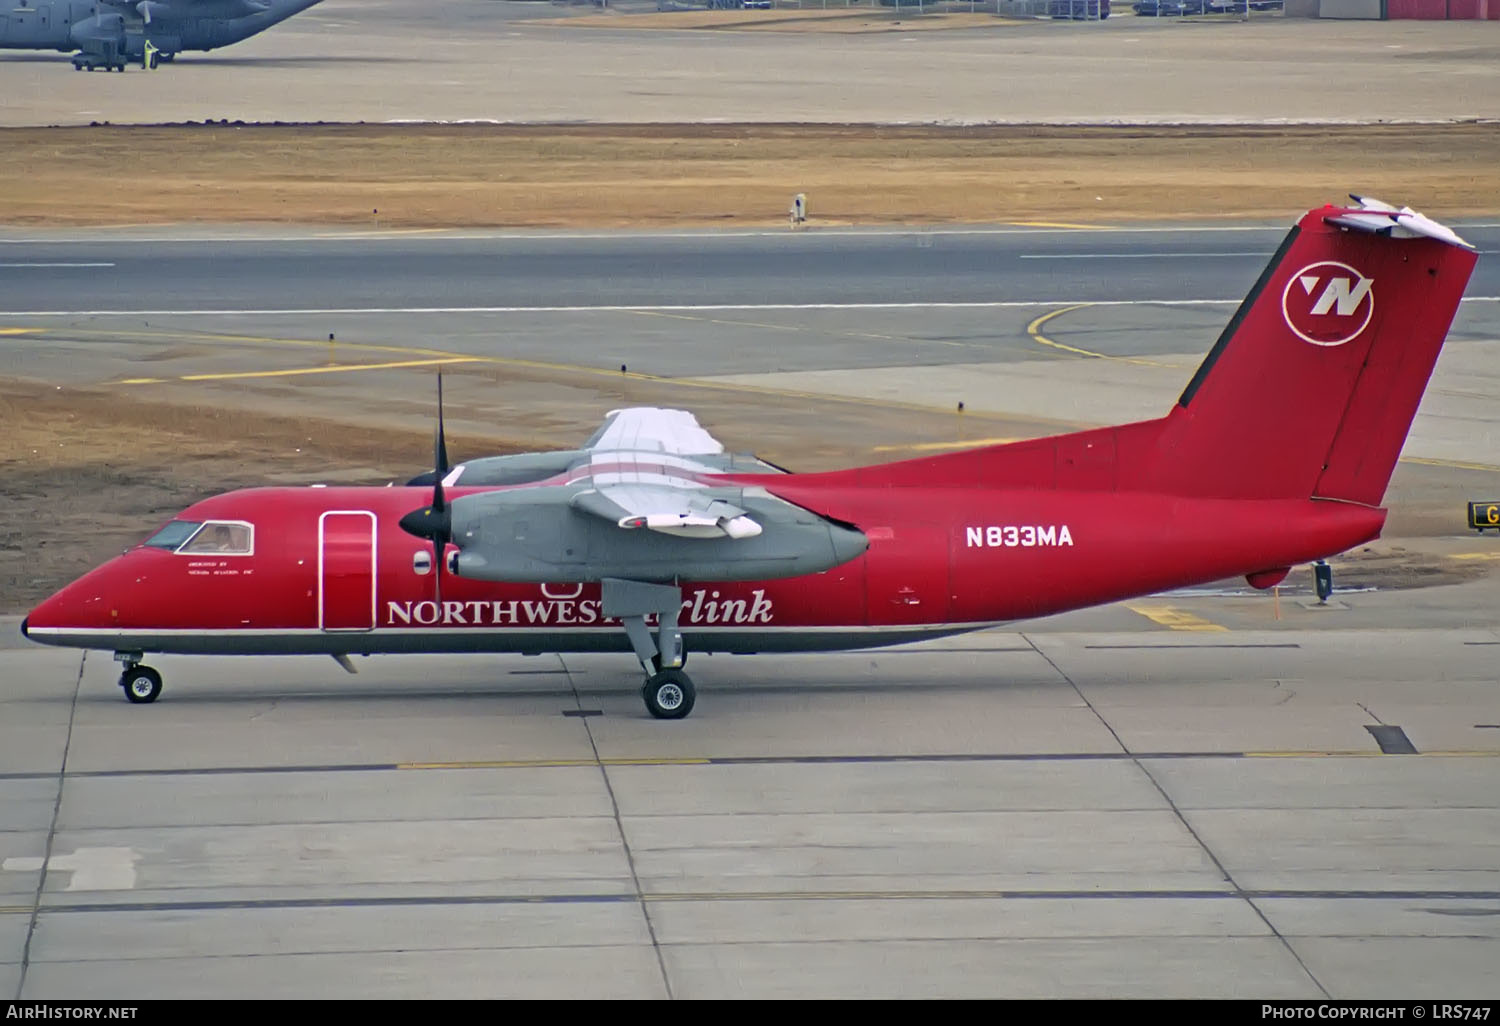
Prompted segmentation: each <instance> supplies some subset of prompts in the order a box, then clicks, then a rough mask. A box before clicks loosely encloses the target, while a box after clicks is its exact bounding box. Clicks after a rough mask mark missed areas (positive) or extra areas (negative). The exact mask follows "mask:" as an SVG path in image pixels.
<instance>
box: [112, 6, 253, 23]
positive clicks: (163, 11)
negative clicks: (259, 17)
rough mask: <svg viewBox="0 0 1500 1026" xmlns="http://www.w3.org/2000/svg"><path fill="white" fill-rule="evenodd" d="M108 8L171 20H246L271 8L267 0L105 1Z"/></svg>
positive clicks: (144, 18)
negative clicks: (172, 18)
mask: <svg viewBox="0 0 1500 1026" xmlns="http://www.w3.org/2000/svg"><path fill="white" fill-rule="evenodd" d="M104 3H105V4H106V5H108V6H110V7H114V8H118V9H119V10H122V11H126V12H133V13H135V14H137V15H139V16H140V17H141V18H142V19H143V20H144V21H145V22H146V23H147V24H148V25H149V24H150V23H151V19H152V17H153V16H156V17H162V16H169V17H174V18H248V17H249V16H250V15H252V14H262V13H264V12H266V11H268V10H270V9H271V5H270V4H269V3H267V2H266V0H104Z"/></svg>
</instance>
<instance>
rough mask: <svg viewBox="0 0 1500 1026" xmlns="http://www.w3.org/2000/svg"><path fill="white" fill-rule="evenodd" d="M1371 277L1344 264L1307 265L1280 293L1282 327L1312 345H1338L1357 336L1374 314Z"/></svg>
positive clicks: (1288, 281)
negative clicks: (1283, 320) (1283, 318)
mask: <svg viewBox="0 0 1500 1026" xmlns="http://www.w3.org/2000/svg"><path fill="white" fill-rule="evenodd" d="M1374 285H1375V279H1374V278H1366V277H1365V276H1364V275H1363V274H1360V273H1359V272H1358V271H1356V270H1355V269H1354V268H1352V267H1350V266H1349V265H1348V264H1341V263H1338V262H1336V261H1333V260H1324V261H1322V262H1320V263H1316V264H1308V265H1307V266H1306V267H1304V268H1302V270H1300V271H1298V272H1297V273H1296V274H1294V275H1292V276H1291V278H1289V279H1288V280H1287V283H1286V288H1285V289H1284V290H1282V293H1281V313H1282V316H1283V317H1285V318H1286V326H1287V327H1288V328H1291V329H1292V334H1294V335H1296V336H1297V337H1298V338H1300V339H1301V340H1302V341H1304V342H1311V343H1312V344H1313V345H1315V346H1341V345H1343V344H1344V343H1345V342H1351V341H1353V340H1354V339H1356V338H1358V337H1359V334H1360V332H1362V331H1364V330H1365V328H1367V327H1369V326H1370V318H1371V317H1373V316H1374V315H1375V291H1374Z"/></svg>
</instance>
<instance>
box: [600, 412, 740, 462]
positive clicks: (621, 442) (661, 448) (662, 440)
mask: <svg viewBox="0 0 1500 1026" xmlns="http://www.w3.org/2000/svg"><path fill="white" fill-rule="evenodd" d="M583 447H584V448H585V449H590V450H593V451H596V452H599V451H609V450H616V449H624V450H630V451H636V452H659V453H664V454H666V455H671V456H718V455H721V454H722V453H723V452H724V446H722V445H720V444H719V442H718V441H716V440H715V439H714V437H713V435H710V434H709V433H708V432H707V431H705V430H703V428H701V427H700V426H699V425H698V419H697V418H696V417H694V416H693V415H692V414H691V413H688V412H687V411H686V410H663V409H658V408H656V407H654V406H634V407H631V408H629V409H624V410H611V411H610V414H609V416H608V417H607V418H605V421H604V424H603V425H602V426H601V427H600V428H599V430H598V431H595V432H594V435H593V437H592V438H590V439H589V440H588V441H587V442H585V443H584V444H583Z"/></svg>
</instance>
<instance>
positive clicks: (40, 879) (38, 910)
mask: <svg viewBox="0 0 1500 1026" xmlns="http://www.w3.org/2000/svg"><path fill="white" fill-rule="evenodd" d="M88 661H89V653H88V650H87V649H85V650H84V652H83V655H82V657H81V658H80V659H79V660H78V676H77V677H75V678H74V680H73V698H72V701H71V702H70V703H69V705H68V732H67V734H66V735H64V737H63V754H62V761H61V762H60V763H59V764H58V767H57V797H56V798H55V799H54V800H53V802H52V822H51V823H49V824H48V825H47V845H46V847H45V848H44V849H43V851H42V868H41V871H40V872H39V873H37V879H36V894H35V895H33V896H32V900H31V921H30V922H28V923H27V924H26V943H25V945H24V946H23V947H22V948H21V973H20V976H19V977H18V978H17V980H16V997H15V1000H17V1001H19V1000H21V995H22V993H24V992H25V990H26V971H27V970H28V969H29V968H31V941H32V938H33V937H35V936H36V924H37V920H38V919H39V918H40V917H41V914H42V891H43V890H45V889H46V886H47V867H48V866H49V865H50V864H51V862H52V843H53V840H54V839H55V838H56V837H57V817H58V815H59V814H60V813H61V812H62V799H63V787H64V786H65V785H66V783H67V779H68V751H69V749H70V748H72V746H73V723H74V721H75V720H77V718H78V692H79V691H80V690H81V689H82V687H83V670H84V667H85V666H87V665H88Z"/></svg>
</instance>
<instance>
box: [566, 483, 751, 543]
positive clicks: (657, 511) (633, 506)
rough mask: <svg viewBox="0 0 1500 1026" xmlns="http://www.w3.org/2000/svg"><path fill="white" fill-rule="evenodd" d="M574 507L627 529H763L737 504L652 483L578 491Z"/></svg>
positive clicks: (737, 533) (686, 533)
mask: <svg viewBox="0 0 1500 1026" xmlns="http://www.w3.org/2000/svg"><path fill="white" fill-rule="evenodd" d="M569 504H570V505H571V506H572V507H573V508H574V509H576V510H579V511H580V512H583V513H588V514H589V515H591V516H596V517H599V518H600V519H603V520H608V521H610V522H612V523H614V524H615V525H616V526H617V527H620V528H623V529H625V530H637V529H639V528H646V529H647V530H650V531H658V532H660V533H662V534H667V535H674V536H676V537H680V538H724V537H727V538H735V539H740V538H754V537H755V536H757V535H759V534H760V533H761V526H760V524H758V523H756V522H755V521H754V520H752V519H751V518H750V517H749V516H747V515H746V513H745V511H744V510H743V509H741V508H740V507H739V506H736V505H734V504H733V503H731V502H727V501H725V500H724V499H721V498H717V497H715V496H712V495H709V494H706V493H702V492H700V493H697V494H694V493H691V492H689V491H687V490H686V489H682V488H669V487H662V486H655V485H606V486H603V487H599V488H590V489H587V490H585V491H581V492H578V493H577V494H575V495H574V496H573V497H572V498H571V499H570V500H569Z"/></svg>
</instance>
